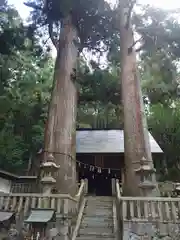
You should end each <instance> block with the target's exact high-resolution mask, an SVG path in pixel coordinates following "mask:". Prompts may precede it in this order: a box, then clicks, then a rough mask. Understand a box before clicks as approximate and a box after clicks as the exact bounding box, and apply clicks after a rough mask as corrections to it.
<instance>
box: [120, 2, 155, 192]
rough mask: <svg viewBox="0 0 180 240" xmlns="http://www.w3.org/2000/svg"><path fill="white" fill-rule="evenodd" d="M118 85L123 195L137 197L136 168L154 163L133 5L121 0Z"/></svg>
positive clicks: (138, 190)
mask: <svg viewBox="0 0 180 240" xmlns="http://www.w3.org/2000/svg"><path fill="white" fill-rule="evenodd" d="M119 11H120V39H121V43H120V48H121V84H122V85H121V86H122V102H123V110H124V147H125V184H124V186H125V189H124V192H125V195H131V196H138V195H140V189H139V187H138V183H139V182H138V179H137V176H136V174H135V171H134V170H135V169H136V168H138V167H139V166H140V160H141V159H142V158H143V157H145V158H146V160H147V161H148V163H149V164H150V165H151V166H153V161H152V155H151V150H150V143H149V136H148V129H147V123H146V116H145V112H144V106H143V99H142V91H141V86H140V78H139V76H138V71H137V65H136V52H135V50H134V47H133V44H134V36H133V29H132V25H131V11H132V5H131V6H130V5H128V7H127V1H124V0H120V5H119Z"/></svg>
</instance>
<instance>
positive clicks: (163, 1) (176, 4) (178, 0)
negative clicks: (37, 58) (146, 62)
mask: <svg viewBox="0 0 180 240" xmlns="http://www.w3.org/2000/svg"><path fill="white" fill-rule="evenodd" d="M24 1H25V0H8V2H9V4H13V5H14V6H15V7H16V8H17V10H18V11H19V13H20V15H21V17H22V18H23V19H25V18H27V16H28V13H29V9H28V7H26V6H25V5H24V4H23V2H24ZM108 1H109V2H112V3H113V2H115V0H108ZM138 2H139V3H141V4H150V5H153V6H155V7H158V8H164V9H177V8H180V0H139V1H138Z"/></svg>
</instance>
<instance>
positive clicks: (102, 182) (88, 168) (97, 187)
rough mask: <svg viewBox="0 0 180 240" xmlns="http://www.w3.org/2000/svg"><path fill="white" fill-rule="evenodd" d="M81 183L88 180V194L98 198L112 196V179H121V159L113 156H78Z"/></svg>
mask: <svg viewBox="0 0 180 240" xmlns="http://www.w3.org/2000/svg"><path fill="white" fill-rule="evenodd" d="M77 161H79V164H78V169H77V171H78V175H79V181H80V180H81V179H84V178H87V179H88V194H89V195H96V196H112V178H118V179H121V167H120V164H118V163H120V162H121V159H120V157H119V156H118V157H117V158H116V157H115V156H113V157H112V155H102V154H101V155H100V154H96V155H90V154H83V155H79V156H77Z"/></svg>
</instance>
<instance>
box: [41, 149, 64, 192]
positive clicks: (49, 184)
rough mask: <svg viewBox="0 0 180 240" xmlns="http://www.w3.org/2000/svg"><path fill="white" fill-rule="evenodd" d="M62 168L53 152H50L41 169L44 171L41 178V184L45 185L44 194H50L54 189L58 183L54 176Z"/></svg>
mask: <svg viewBox="0 0 180 240" xmlns="http://www.w3.org/2000/svg"><path fill="white" fill-rule="evenodd" d="M59 168H60V166H57V165H56V163H55V162H54V157H53V155H52V154H49V155H48V157H47V161H46V162H43V163H42V165H41V169H42V171H43V177H42V179H41V184H42V186H43V194H45V195H50V194H51V193H52V189H53V187H54V185H55V184H56V179H55V178H54V173H55V172H56V171H57V170H58V169H59Z"/></svg>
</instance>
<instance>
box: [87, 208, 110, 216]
mask: <svg viewBox="0 0 180 240" xmlns="http://www.w3.org/2000/svg"><path fill="white" fill-rule="evenodd" d="M84 213H86V214H90V215H91V214H96V215H104V216H106V215H112V209H104V210H103V209H102V210H99V209H98V208H97V209H88V208H86V209H85V211H84Z"/></svg>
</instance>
